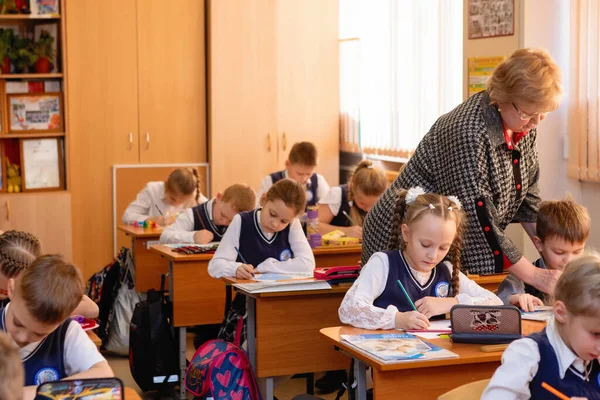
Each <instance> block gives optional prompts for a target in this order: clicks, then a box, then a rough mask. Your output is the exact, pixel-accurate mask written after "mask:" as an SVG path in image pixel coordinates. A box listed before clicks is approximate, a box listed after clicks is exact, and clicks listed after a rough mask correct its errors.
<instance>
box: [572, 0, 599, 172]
mask: <svg viewBox="0 0 600 400" xmlns="http://www.w3.org/2000/svg"><path fill="white" fill-rule="evenodd" d="M599 23H600V6H599V5H598V1H597V0H573V1H571V44H570V49H571V50H570V58H571V63H570V64H571V67H570V68H569V73H570V76H569V82H570V83H569V163H568V175H569V176H570V177H573V178H577V179H579V180H582V181H594V182H599V181H600V141H599V140H598V137H599V132H600V131H599V128H600V126H599V125H600V123H599V118H600V103H599V101H598V96H599V94H600V93H599V85H600V78H599V71H598V68H599V66H600V53H599V51H598V46H599V44H600V43H599V39H598V37H599V34H600V30H599Z"/></svg>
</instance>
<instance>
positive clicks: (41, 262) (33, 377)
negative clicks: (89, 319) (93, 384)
mask: <svg viewBox="0 0 600 400" xmlns="http://www.w3.org/2000/svg"><path fill="white" fill-rule="evenodd" d="M83 290H84V285H83V280H82V278H81V274H80V272H79V270H78V269H77V268H76V267H75V266H74V265H73V264H71V263H69V262H67V261H66V260H65V259H64V258H62V257H61V256H58V255H46V256H41V257H38V258H37V259H36V260H35V261H34V262H33V263H32V264H31V265H30V266H29V268H27V269H25V270H24V271H23V272H22V273H21V275H20V276H19V277H18V278H17V279H16V280H15V279H10V280H9V282H8V297H9V298H10V302H9V303H8V305H7V306H6V307H4V309H2V310H1V313H0V331H4V332H6V333H8V335H9V336H10V337H11V339H12V340H13V341H14V342H15V343H16V345H17V346H18V347H19V351H20V356H21V360H22V362H23V366H24V368H25V389H24V396H23V397H24V398H25V399H28V398H34V397H35V390H36V387H37V386H38V385H40V384H42V383H44V382H48V381H54V380H60V379H64V378H70V379H83V378H101V377H112V376H113V371H112V370H111V368H110V367H109V365H108V363H107V362H106V360H105V359H104V357H102V355H100V353H99V352H98V350H97V349H96V345H94V343H93V342H92V341H91V340H90V339H89V337H88V336H87V334H86V333H85V332H84V331H83V329H81V326H80V325H79V324H78V323H77V322H75V321H72V320H71V319H69V318H68V317H69V315H70V314H71V313H72V312H73V310H74V309H75V307H77V305H78V304H79V302H80V301H81V298H82V295H83Z"/></svg>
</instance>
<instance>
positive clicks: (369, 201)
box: [319, 160, 387, 239]
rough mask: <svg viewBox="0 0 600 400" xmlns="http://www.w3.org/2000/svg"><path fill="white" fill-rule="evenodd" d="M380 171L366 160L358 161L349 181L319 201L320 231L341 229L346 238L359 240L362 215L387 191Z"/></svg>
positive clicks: (327, 231)
mask: <svg viewBox="0 0 600 400" xmlns="http://www.w3.org/2000/svg"><path fill="white" fill-rule="evenodd" d="M386 185H387V183H386V179H385V175H384V173H383V171H382V170H380V169H379V168H376V167H375V166H373V163H372V162H371V161H369V160H363V161H361V162H360V163H359V164H358V165H357V166H356V169H355V170H354V172H353V173H352V177H351V178H350V182H349V183H348V184H345V185H340V186H335V187H333V188H331V189H330V190H329V192H328V193H327V195H326V196H325V197H323V198H322V199H321V200H319V231H320V232H321V233H323V234H325V233H329V232H331V231H334V230H336V229H337V230H340V231H342V232H344V233H345V234H346V236H351V237H357V238H359V239H362V226H363V221H364V219H365V216H366V215H367V213H368V212H369V210H370V209H371V207H373V204H375V202H376V201H377V199H379V196H381V194H382V193H383V192H384V190H385V188H386Z"/></svg>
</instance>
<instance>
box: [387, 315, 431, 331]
mask: <svg viewBox="0 0 600 400" xmlns="http://www.w3.org/2000/svg"><path fill="white" fill-rule="evenodd" d="M395 325H396V328H399V329H427V328H428V327H429V320H428V319H427V317H426V316H425V315H423V314H421V313H420V312H418V311H407V312H399V313H396V318H395Z"/></svg>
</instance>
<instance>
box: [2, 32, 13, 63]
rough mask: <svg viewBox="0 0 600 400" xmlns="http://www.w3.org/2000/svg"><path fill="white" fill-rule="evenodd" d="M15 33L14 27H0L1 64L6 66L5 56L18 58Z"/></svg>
mask: <svg viewBox="0 0 600 400" xmlns="http://www.w3.org/2000/svg"><path fill="white" fill-rule="evenodd" d="M14 42H15V34H14V32H13V30H12V29H4V28H0V66H2V67H4V58H5V57H8V58H9V59H11V60H14V59H15V58H16V53H15V48H14Z"/></svg>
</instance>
